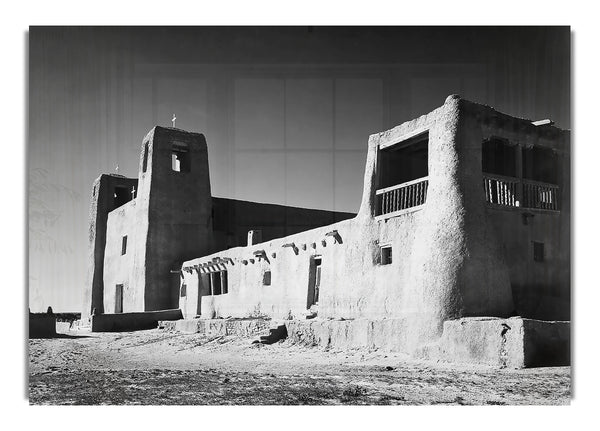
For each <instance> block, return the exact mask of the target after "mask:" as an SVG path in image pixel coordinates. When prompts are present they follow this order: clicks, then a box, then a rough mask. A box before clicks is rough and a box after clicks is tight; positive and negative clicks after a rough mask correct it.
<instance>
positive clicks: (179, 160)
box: [171, 145, 190, 172]
mask: <svg viewBox="0 0 600 431" xmlns="http://www.w3.org/2000/svg"><path fill="white" fill-rule="evenodd" d="M171 169H172V170H173V171H174V172H189V171H190V153H189V151H188V148H187V146H182V145H173V147H172V149H171Z"/></svg>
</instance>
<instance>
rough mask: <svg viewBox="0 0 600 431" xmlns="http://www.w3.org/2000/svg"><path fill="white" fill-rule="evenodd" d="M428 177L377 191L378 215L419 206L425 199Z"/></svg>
mask: <svg viewBox="0 0 600 431" xmlns="http://www.w3.org/2000/svg"><path fill="white" fill-rule="evenodd" d="M428 179H429V177H423V178H418V179H416V180H412V181H408V182H406V183H402V184H397V185H395V186H391V187H386V188H384V189H380V190H377V191H376V192H375V195H376V197H377V208H378V215H384V214H390V213H394V212H397V211H402V210H405V209H409V208H413V207H418V206H421V205H423V204H424V203H425V200H426V199H427V185H428V183H429V180H428Z"/></svg>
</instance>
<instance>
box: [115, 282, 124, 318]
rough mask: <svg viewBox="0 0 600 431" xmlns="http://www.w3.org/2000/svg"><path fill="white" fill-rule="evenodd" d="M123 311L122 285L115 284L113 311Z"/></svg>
mask: <svg viewBox="0 0 600 431" xmlns="http://www.w3.org/2000/svg"><path fill="white" fill-rule="evenodd" d="M122 312H123V285H122V284H117V286H116V288H115V313H122Z"/></svg>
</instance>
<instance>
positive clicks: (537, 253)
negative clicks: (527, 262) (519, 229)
mask: <svg viewBox="0 0 600 431" xmlns="http://www.w3.org/2000/svg"><path fill="white" fill-rule="evenodd" d="M533 260H534V261H535V262H543V261H544V243H543V242H537V241H534V242H533Z"/></svg>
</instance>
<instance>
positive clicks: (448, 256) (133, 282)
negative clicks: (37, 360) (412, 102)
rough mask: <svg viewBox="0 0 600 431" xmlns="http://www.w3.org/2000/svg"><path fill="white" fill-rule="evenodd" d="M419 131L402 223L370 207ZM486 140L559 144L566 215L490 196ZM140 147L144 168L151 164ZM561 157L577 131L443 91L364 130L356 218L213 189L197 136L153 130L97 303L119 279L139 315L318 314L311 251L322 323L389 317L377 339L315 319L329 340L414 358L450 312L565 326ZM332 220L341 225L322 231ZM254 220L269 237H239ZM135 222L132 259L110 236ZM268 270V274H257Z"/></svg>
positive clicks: (564, 161)
mask: <svg viewBox="0 0 600 431" xmlns="http://www.w3.org/2000/svg"><path fill="white" fill-rule="evenodd" d="M424 132H427V134H428V162H427V165H428V181H429V186H428V192H427V201H426V202H425V204H424V205H422V206H420V207H416V208H412V209H409V210H406V211H403V212H401V213H396V214H394V215H393V216H385V217H381V216H377V214H376V190H377V189H378V188H379V183H380V181H381V179H380V175H381V173H380V169H379V165H380V163H381V160H380V158H381V157H382V155H381V149H382V148H386V147H390V146H393V145H396V144H399V143H400V144H401V143H402V142H403V141H406V140H408V139H410V138H412V137H414V136H416V135H420V134H422V133H424ZM490 137H500V138H503V139H507V140H509V141H510V142H511V144H513V145H520V146H523V147H525V148H529V147H531V146H542V147H545V148H551V149H553V150H556V151H557V152H558V153H559V158H560V163H561V165H560V166H561V174H560V184H559V186H560V188H561V191H560V192H559V196H560V197H561V204H560V209H561V210H560V211H559V212H557V211H538V210H536V211H533V213H534V217H533V218H532V217H531V216H530V215H528V220H529V222H528V224H524V222H523V220H524V214H526V213H527V214H529V213H530V212H532V211H530V210H528V209H524V208H499V207H492V206H490V204H488V203H486V201H485V194H484V190H483V173H482V141H483V140H485V139H488V138H490ZM174 141H176V142H182V143H185V144H187V145H188V146H189V148H190V150H191V156H192V158H191V167H192V169H191V172H189V173H175V172H172V171H171V160H170V153H171V145H172V143H173V142H174ZM146 147H147V148H148V166H147V170H146V172H143V168H142V164H143V154H144V149H145V148H146ZM568 164H569V134H568V132H565V131H561V130H559V129H557V128H555V127H553V126H541V127H536V126H534V125H532V124H531V122H530V121H529V120H523V119H517V118H514V117H510V116H508V115H505V114H501V113H498V112H496V111H494V110H493V109H492V108H489V107H487V106H483V105H478V104H475V103H472V102H468V101H466V100H463V99H460V98H459V97H458V96H449V97H448V98H447V99H446V101H445V103H444V104H443V105H442V106H441V107H439V108H438V109H436V110H434V111H432V112H430V113H429V114H427V115H423V116H421V117H419V118H417V119H415V120H412V121H409V122H406V123H404V124H402V125H400V126H397V127H395V128H393V129H390V130H387V131H385V132H382V133H377V134H374V135H371V136H370V137H369V143H368V154H367V160H366V169H365V179H364V189H363V194H362V201H361V207H360V211H359V213H358V214H357V215H356V216H355V217H353V218H349V217H350V216H351V215H350V214H335V213H331V212H319V211H318V210H304V209H293V208H286V207H282V206H274V205H268V204H257V203H251V202H243V201H235V200H229V199H222V198H213V197H212V196H211V194H210V183H209V179H208V178H209V177H208V158H207V148H206V142H205V140H204V137H203V136H202V135H199V134H195V133H188V132H184V131H181V130H178V129H168V128H161V127H155V128H154V129H153V130H152V131H151V132H150V133H149V134H148V136H147V137H146V138H145V139H144V142H143V144H142V155H141V156H140V178H139V191H138V197H137V198H136V200H135V203H132V204H130V205H129V206H127V205H126V206H125V207H124V208H122V209H120V210H117V211H115V212H114V214H111V215H110V216H109V220H108V225H109V226H108V229H109V231H110V232H109V233H108V236H110V243H111V244H110V245H108V244H107V245H106V257H105V259H104V262H103V264H104V272H105V274H109V273H110V275H105V277H104V280H105V283H104V299H105V301H104V302H105V303H106V304H110V303H111V301H112V302H114V293H111V292H110V290H111V289H114V285H115V283H117V284H124V285H127V290H129V291H130V292H129V293H127V294H126V295H125V298H126V299H124V303H127V304H128V305H127V307H126V309H127V308H128V307H130V306H131V310H155V309H161V308H170V307H177V306H179V307H180V308H181V310H182V311H183V314H184V315H185V316H186V318H194V317H196V316H200V317H201V318H202V319H213V318H229V317H233V318H247V317H259V316H268V317H271V318H275V319H301V318H303V317H304V316H306V315H308V314H310V313H312V311H307V309H309V308H310V306H311V304H312V302H311V298H312V291H311V287H312V285H313V284H314V279H315V273H314V268H315V263H314V259H315V258H317V257H318V258H320V259H321V262H322V264H321V282H320V294H319V303H318V315H319V318H331V319H340V318H341V319H356V322H361V321H363V320H365V319H368V320H371V321H372V320H376V319H381V320H382V322H386V323H382V324H381V325H379V326H376V328H377V329H372V330H370V332H369V330H367V329H364V330H359V329H357V328H360V327H361V326H360V325H361V324H360V323H354V324H350V323H332V324H331V325H330V326H328V327H327V329H323V328H322V329H316V327H315V331H316V333H321V332H323V331H329V332H330V334H329V335H322V338H323V339H325V338H327V339H329V338H331V334H334V335H333V339H335V338H336V337H337V336H341V335H339V334H342V333H345V332H344V331H350V332H351V333H353V334H355V335H352V337H351V338H353V337H354V338H356V337H358V338H357V339H359V338H361V337H367V339H375V338H376V337H383V338H388V337H392V338H393V340H394V341H393V343H394V346H395V347H394V348H397V349H398V350H400V351H404V352H408V353H415V352H418V351H421V350H422V348H423V346H428V345H431V344H432V343H434V342H436V341H437V340H439V339H440V338H441V337H442V335H443V331H444V325H445V322H447V321H449V320H454V319H459V318H462V317H470V316H495V317H508V316H510V315H514V314H515V313H517V312H518V313H520V314H521V315H523V316H525V317H541V318H544V319H562V318H564V317H563V315H564V314H565V309H568V306H567V305H566V304H568V303H569V300H570V295H569V290H570V286H569V281H570V270H569V265H570V252H569V246H568V242H569V226H570V225H569V220H570V218H569V217H570V205H569V198H568V196H569V193H568V190H569V188H570V183H569V177H570V171H569V166H568ZM132 214H135V215H134V216H132ZM273 220H277V221H276V222H275V223H274V222H273ZM307 220H310V221H307ZM338 220H340V221H338ZM331 221H335V223H333V224H330V225H326V226H322V227H315V226H320V225H321V224H326V223H328V222H331ZM311 223H314V224H312V225H311ZM310 228H312V229H310ZM252 229H260V230H261V231H262V233H263V235H262V242H261V243H258V244H252V245H251V246H246V245H245V244H246V238H247V231H248V230H252ZM127 230H132V231H133V233H132V238H134V242H133V244H132V245H133V247H134V250H133V255H132V256H130V257H123V256H120V257H115V256H114V255H115V250H116V249H114V248H113V246H114V244H115V242H116V243H117V244H119V247H120V236H122V235H123V234H124V233H125V231H127ZM534 240H535V241H542V242H544V243H545V244H546V251H547V257H548V259H547V260H546V261H544V262H536V263H533V262H532V259H531V257H532V256H531V247H532V243H531V241H534ZM383 244H385V245H391V246H392V249H393V261H392V263H391V264H389V265H382V264H381V258H380V246H381V245H383ZM236 245H242V246H236ZM198 256H202V257H198ZM130 259H133V260H130ZM182 261H183V264H182V263H181V262H182ZM123 268H128V269H129V271H130V273H129V276H128V280H126V281H121V282H118V281H117V279H118V278H127V270H124V269H123ZM179 269H181V272H180V274H181V277H180V274H177V272H178V271H179ZM214 270H227V279H228V283H227V284H228V286H227V293H226V294H221V295H210V286H209V282H208V278H209V274H208V273H207V271H214ZM266 271H270V273H271V277H270V283H265V282H264V280H265V279H266V278H265V276H264V274H265V273H266ZM182 284H185V286H186V294H185V295H183V296H181V295H180V289H181V286H182ZM111 295H112V296H111ZM106 304H105V305H106ZM124 305H125V304H124ZM313 311H314V310H313ZM567 314H568V311H567ZM341 322H343V321H341ZM390 322H395V323H390ZM311 325H316V326H318V325H321V324H320V323H318V321H315V323H312V324H311ZM382 325H383V326H382ZM386 325H387V326H386ZM390 325H391V326H390ZM373 328H375V327H373ZM331 331H333V332H331ZM365 331H366V332H365ZM390 331H391V332H390ZM394 331H397V332H394ZM335 334H338V335H335ZM365 334H367V335H365ZM378 334H379V335H378ZM319 337H321V335H320V336H319ZM345 337H346V338H347V336H345ZM342 338H343V337H342ZM354 338H353V339H354ZM363 341H364V340H363ZM332 342H334V343H335V341H332ZM361 342H362V341H361ZM369 342H370V341H369ZM369 342H367V344H369ZM357 343H358V341H357ZM359 344H360V343H359Z"/></svg>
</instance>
